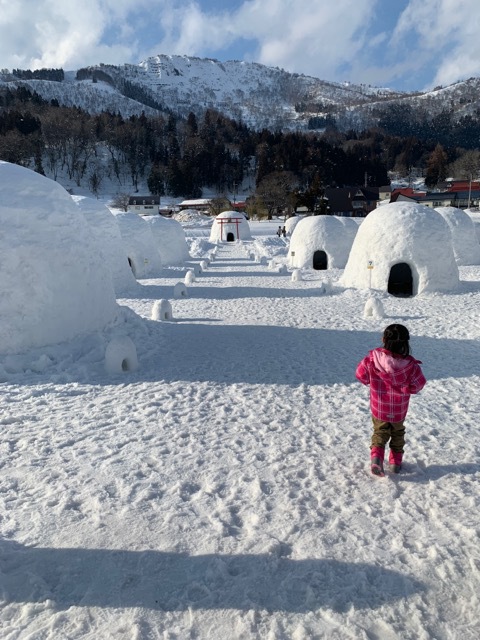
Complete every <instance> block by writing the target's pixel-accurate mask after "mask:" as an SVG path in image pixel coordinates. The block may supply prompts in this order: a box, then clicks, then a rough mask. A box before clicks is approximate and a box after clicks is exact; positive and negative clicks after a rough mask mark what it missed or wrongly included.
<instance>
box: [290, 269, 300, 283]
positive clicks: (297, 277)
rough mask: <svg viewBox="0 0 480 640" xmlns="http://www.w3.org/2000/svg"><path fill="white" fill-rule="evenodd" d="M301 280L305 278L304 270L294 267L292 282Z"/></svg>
mask: <svg viewBox="0 0 480 640" xmlns="http://www.w3.org/2000/svg"><path fill="white" fill-rule="evenodd" d="M300 280H303V276H302V270H301V269H294V270H293V271H292V282H299V281H300Z"/></svg>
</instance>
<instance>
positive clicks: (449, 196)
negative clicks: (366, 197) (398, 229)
mask: <svg viewBox="0 0 480 640" xmlns="http://www.w3.org/2000/svg"><path fill="white" fill-rule="evenodd" d="M402 191H403V190H402ZM400 201H405V202H418V203H419V204H424V205H426V206H427V207H431V208H432V209H436V208H438V207H457V208H458V209H466V208H467V207H468V205H469V203H470V207H478V203H479V201H480V190H473V189H472V190H471V191H437V192H436V191H432V192H429V193H421V192H414V193H412V194H409V195H406V194H403V193H399V194H395V199H394V194H392V202H400Z"/></svg>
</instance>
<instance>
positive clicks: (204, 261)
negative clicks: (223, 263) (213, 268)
mask: <svg viewBox="0 0 480 640" xmlns="http://www.w3.org/2000/svg"><path fill="white" fill-rule="evenodd" d="M200 269H201V270H202V271H206V269H208V262H207V261H206V260H202V261H201V262H200Z"/></svg>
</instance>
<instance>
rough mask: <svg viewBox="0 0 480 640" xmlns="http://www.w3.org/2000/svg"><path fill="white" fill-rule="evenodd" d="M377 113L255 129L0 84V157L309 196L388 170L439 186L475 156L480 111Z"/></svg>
mask: <svg viewBox="0 0 480 640" xmlns="http://www.w3.org/2000/svg"><path fill="white" fill-rule="evenodd" d="M378 115H379V118H378V124H377V126H375V127H372V128H369V129H367V130H364V131H358V130H353V129H352V130H350V131H339V130H337V129H336V127H335V125H334V123H330V125H329V126H328V127H327V128H326V129H325V130H324V131H321V132H319V131H304V132H282V131H277V132H272V131H269V130H262V131H254V130H251V129H249V128H248V127H246V126H245V125H244V124H242V123H241V122H237V121H234V120H231V119H229V118H227V117H225V116H223V115H222V114H220V113H218V112H217V111H213V110H211V109H210V110H207V111H206V112H205V113H204V115H203V116H202V117H197V116H195V115H194V114H193V113H190V115H189V116H188V117H187V118H180V117H177V116H176V115H174V114H173V113H170V114H167V115H165V116H162V115H159V116H154V117H151V116H148V117H147V116H145V115H144V114H142V115H141V116H138V117H137V116H132V117H130V118H123V117H122V116H121V115H119V114H118V113H117V114H115V113H108V112H103V113H101V114H98V115H90V114H88V113H86V112H85V111H82V110H81V109H78V108H71V107H62V106H60V105H59V104H58V103H57V102H56V101H55V100H51V101H46V100H44V99H42V98H41V97H40V96H39V95H38V94H36V93H35V92H31V91H29V90H28V89H25V88H19V89H16V90H14V91H12V90H10V89H9V88H2V89H0V159H2V160H6V161H8V162H13V163H15V164H20V165H23V166H27V167H30V168H32V169H34V170H35V171H37V172H39V173H42V174H48V175H49V176H50V177H52V178H53V179H57V178H58V177H59V175H60V174H61V173H64V174H65V173H66V175H68V177H69V178H70V179H71V180H74V181H75V183H76V184H77V185H78V186H80V185H88V187H89V188H90V190H91V192H92V193H93V194H96V193H98V192H99V190H100V188H101V185H102V183H103V182H104V181H105V179H106V178H108V179H109V180H110V181H113V182H114V184H118V192H126V193H132V192H136V191H137V190H138V187H139V185H140V184H141V183H143V182H144V181H146V182H147V184H148V188H149V189H150V192H151V193H152V194H156V195H169V196H172V197H200V196H201V194H202V189H205V188H208V189H209V190H213V191H214V192H216V193H218V194H224V193H227V192H230V193H232V192H233V193H235V191H236V190H237V189H238V187H239V185H242V184H245V183H249V184H250V186H251V191H252V193H253V192H255V190H256V189H257V190H258V189H259V188H261V185H262V183H265V181H269V180H270V181H271V180H272V178H275V177H276V178H277V179H279V177H283V178H284V182H285V183H287V184H288V190H289V191H290V192H291V193H292V194H296V197H297V200H298V201H301V200H303V201H305V200H308V199H311V198H315V197H318V196H321V195H322V194H323V190H324V189H325V188H326V187H335V186H355V185H366V186H381V185H385V184H388V183H389V178H388V176H389V172H392V171H394V172H396V173H397V174H398V175H402V176H408V175H411V174H412V172H415V173H416V174H422V175H424V176H425V177H426V182H427V184H428V185H429V186H432V187H434V186H435V184H437V183H438V182H440V181H441V180H443V179H444V178H445V177H446V175H447V171H448V169H449V168H451V167H452V166H455V167H461V160H462V158H464V157H468V154H470V157H471V155H472V153H475V154H477V155H476V156H475V158H477V157H478V148H479V144H480V143H479V140H480V118H475V117H472V116H468V117H464V118H462V119H461V120H460V121H457V122H455V121H454V120H453V118H452V117H451V114H450V115H449V114H448V112H445V113H444V114H443V115H442V116H439V117H436V118H435V122H433V123H432V121H430V122H429V125H428V127H427V126H426V125H425V123H424V124H423V125H422V121H421V119H419V117H418V114H416V113H415V112H412V110H411V108H410V107H407V106H405V105H404V106H402V107H401V108H400V107H398V106H395V105H393V106H391V107H386V108H384V110H383V111H382V112H381V113H380V114H378ZM454 163H456V164H454ZM459 163H460V164H459ZM477 171H478V167H477Z"/></svg>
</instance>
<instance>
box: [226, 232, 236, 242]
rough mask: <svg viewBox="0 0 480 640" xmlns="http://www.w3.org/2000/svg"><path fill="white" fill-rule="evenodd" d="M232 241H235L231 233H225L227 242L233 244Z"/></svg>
mask: <svg viewBox="0 0 480 640" xmlns="http://www.w3.org/2000/svg"><path fill="white" fill-rule="evenodd" d="M234 241H235V235H234V234H233V233H232V232H231V231H229V232H228V233H227V242H234Z"/></svg>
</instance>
